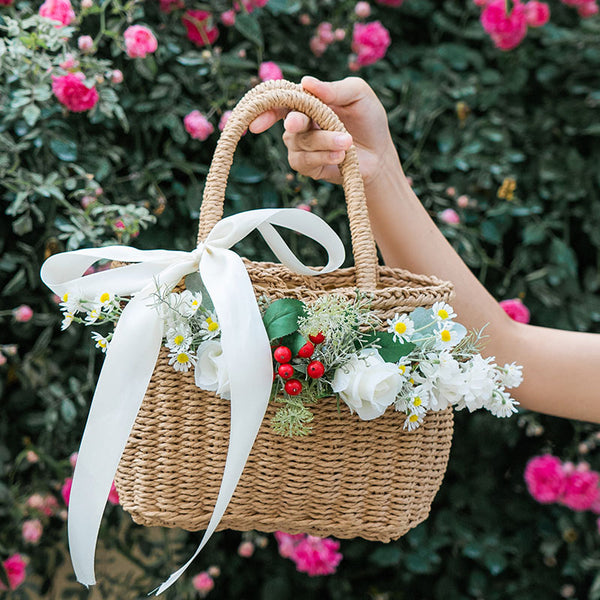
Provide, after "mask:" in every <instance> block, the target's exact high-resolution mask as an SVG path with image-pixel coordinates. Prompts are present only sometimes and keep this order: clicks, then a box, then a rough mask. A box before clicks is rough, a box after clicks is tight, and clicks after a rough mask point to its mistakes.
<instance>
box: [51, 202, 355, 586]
mask: <svg viewBox="0 0 600 600" xmlns="http://www.w3.org/2000/svg"><path fill="white" fill-rule="evenodd" d="M273 225H279V226H282V227H285V228H288V229H292V230H295V231H297V232H298V233H301V234H303V235H306V236H307V237H310V238H312V239H314V240H315V241H317V242H318V243H319V244H321V245H322V246H323V247H324V248H325V249H326V251H327V253H328V263H327V265H326V266H325V267H323V268H320V269H313V268H311V267H307V266H306V265H304V264H303V263H302V262H301V261H300V260H298V258H297V257H296V256H295V255H294V254H293V253H292V251H291V250H290V249H289V247H288V246H287V245H286V244H285V242H284V240H283V239H282V238H281V236H280V235H279V233H278V232H277V231H276V229H275V228H274V227H273ZM254 229H258V231H260V233H261V234H262V236H263V237H264V239H265V240H266V242H267V243H268V245H269V246H270V248H271V249H272V250H273V252H274V253H275V255H276V256H277V258H278V259H279V260H280V261H281V263H282V264H284V265H285V266H287V267H288V268H290V269H291V270H293V271H296V272H297V273H300V274H301V275H319V274H321V273H329V272H331V271H334V270H335V269H337V268H339V267H340V266H341V264H342V263H343V261H344V246H343V244H342V242H341V240H340V238H339V237H338V236H337V235H336V233H335V232H334V231H333V230H332V229H331V227H329V225H327V223H325V222H324V221H323V220H322V219H320V218H319V217H317V216H316V215H314V214H312V213H309V212H306V211H303V210H299V209H259V210H253V211H247V212H243V213H239V214H236V215H233V216H231V217H227V218H225V219H222V220H221V221H219V222H218V223H217V225H216V226H215V227H214V228H213V229H212V230H211V232H210V234H209V235H208V237H207V238H206V241H205V242H204V243H203V244H200V245H199V246H198V248H196V249H195V250H193V251H191V252H180V251H173V250H137V249H135V248H131V247H127V246H106V247H104V248H92V249H85V250H75V251H73V252H63V253H60V254H56V255H54V256H51V257H50V258H49V259H48V260H46V261H45V262H44V264H43V266H42V270H41V278H42V280H43V281H44V283H45V284H46V285H47V286H48V287H49V288H50V289H52V291H53V292H54V293H56V294H57V295H58V296H61V297H62V296H63V295H64V294H65V293H69V295H72V296H77V297H79V298H85V299H89V300H95V299H96V298H98V297H99V296H100V295H101V294H102V293H104V292H112V293H114V294H116V295H119V296H132V299H131V300H130V302H128V303H127V305H126V306H125V308H124V310H123V313H122V315H121V317H120V319H119V322H118V324H117V327H116V328H115V331H114V334H113V338H112V340H111V342H110V345H109V348H108V350H107V352H106V357H105V360H104V365H103V367H102V370H101V372H100V376H99V379H98V384H97V386H96V391H95V393H94V397H93V399H92V405H91V408H90V413H89V416H88V420H87V423H86V426H85V431H84V433H83V438H82V440H81V446H80V449H79V456H78V459H77V465H76V467H75V472H74V474H73V486H72V488H71V497H70V501H69V517H68V534H69V547H70V551H71V560H72V562H73V568H74V571H75V575H76V577H77V580H78V581H79V582H81V583H83V584H84V585H86V586H87V585H93V584H94V583H95V576H94V553H95V547H96V542H97V538H98V531H99V528H100V521H101V520H102V513H103V512H104V507H105V505H106V501H107V498H108V494H109V491H110V487H111V485H112V482H113V479H114V476H115V472H116V470H117V466H118V464H119V460H120V459H121V455H122V453H123V450H124V449H125V445H126V443H127V439H128V437H129V434H130V432H131V429H132V427H133V424H134V422H135V418H136V415H137V413H138V410H139V408H140V405H141V403H142V400H143V398H144V395H145V393H146V389H147V387H148V383H149V382H150V378H151V376H152V372H153V371H154V367H155V364H156V360H157V358H158V353H159V350H160V346H161V342H162V338H163V322H162V320H161V318H160V316H159V314H158V311H157V310H156V309H155V308H154V307H153V306H152V304H153V298H152V296H153V294H155V293H156V291H157V286H158V287H159V288H161V289H162V290H165V289H166V290H170V289H172V288H173V287H174V286H175V285H176V284H177V283H178V282H179V281H180V280H181V278H182V277H184V276H185V275H187V274H189V273H193V272H195V271H199V272H200V275H201V277H202V280H203V282H204V285H205V286H206V289H207V290H208V293H209V295H210V297H211V299H212V302H213V305H214V308H215V312H216V314H217V318H218V320H219V325H220V327H221V344H222V347H223V355H224V357H225V364H226V366H227V370H228V374H229V378H230V384H231V433H230V439H229V448H228V451H227V459H226V462H225V469H224V471H223V479H222V482H221V488H220V490H219V494H218V497H217V501H216V503H215V507H214V511H213V514H212V516H211V519H210V521H209V523H208V527H207V529H206V531H205V533H204V537H203V538H202V540H201V542H200V545H199V546H198V549H197V550H196V552H195V553H194V555H193V556H192V558H191V559H190V560H189V561H188V562H187V563H186V564H185V565H184V566H183V567H181V568H180V569H178V570H177V571H176V572H175V573H173V574H172V575H171V576H170V577H169V578H168V579H167V581H165V582H164V583H163V584H162V585H161V586H160V587H159V588H157V590H156V595H158V594H160V593H162V592H163V591H165V590H166V589H167V588H168V587H170V586H171V585H172V584H173V583H175V581H176V580H177V579H178V578H179V577H180V575H181V574H182V573H183V572H184V571H185V570H186V569H187V567H188V566H189V565H190V563H191V562H192V561H193V560H194V558H195V557H196V556H197V555H198V553H199V552H200V550H201V549H202V548H203V547H204V545H205V544H206V542H207V541H208V539H209V538H210V536H211V535H212V534H213V533H214V531H215V529H216V527H217V525H218V524H219V521H220V520H221V517H222V516H223V514H224V512H225V510H226V508H227V505H228V504H229V501H230V500H231V497H232V496H233V493H234V491H235V488H236V486H237V483H238V481H239V479H240V476H241V474H242V471H243V469H244V466H245V464H246V461H247V459H248V456H249V454H250V451H251V449H252V445H253V444H254V440H255V438H256V435H257V433H258V430H259V427H260V424H261V422H262V420H263V417H264V414H265V411H266V408H267V405H268V401H269V395H270V390H271V385H272V382H273V369H272V359H271V350H270V345H269V339H268V336H267V333H266V331H265V328H264V325H263V322H262V318H261V314H260V311H259V308H258V305H257V303H256V299H255V297H254V292H253V289H252V284H251V282H250V278H249V277H248V273H247V272H246V269H245V267H244V264H243V262H242V260H241V258H240V257H239V256H238V255H237V254H236V253H235V252H233V251H232V250H229V248H231V246H233V245H234V244H236V243H237V242H239V241H240V240H242V239H243V238H244V237H246V236H247V235H248V234H249V233H250V232H251V231H253V230H254ZM100 259H107V260H114V261H121V262H127V263H135V264H129V265H127V266H123V267H120V268H118V269H111V270H107V271H102V272H99V273H93V274H91V275H87V276H85V277H83V276H82V275H83V273H84V272H85V271H86V270H87V269H88V268H89V267H90V266H91V265H93V264H94V263H95V262H96V261H98V260H100Z"/></svg>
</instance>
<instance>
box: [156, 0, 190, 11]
mask: <svg viewBox="0 0 600 600" xmlns="http://www.w3.org/2000/svg"><path fill="white" fill-rule="evenodd" d="M184 6H185V2H184V0H160V10H161V11H162V12H164V13H170V12H172V11H174V10H175V9H177V8H183V7H184Z"/></svg>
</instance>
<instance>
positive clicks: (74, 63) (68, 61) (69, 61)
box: [59, 54, 79, 71]
mask: <svg viewBox="0 0 600 600" xmlns="http://www.w3.org/2000/svg"><path fill="white" fill-rule="evenodd" d="M59 66H60V68H61V69H64V70H65V71H68V70H69V69H76V68H77V67H78V66H79V61H78V60H75V57H74V56H73V55H72V54H67V55H66V56H65V60H63V62H61V63H60V65H59Z"/></svg>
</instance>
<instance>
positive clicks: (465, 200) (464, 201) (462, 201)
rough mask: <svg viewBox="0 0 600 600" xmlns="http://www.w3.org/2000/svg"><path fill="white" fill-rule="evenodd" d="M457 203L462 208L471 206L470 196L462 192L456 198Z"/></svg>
mask: <svg viewBox="0 0 600 600" xmlns="http://www.w3.org/2000/svg"><path fill="white" fill-rule="evenodd" d="M456 204H457V205H458V206H460V208H467V206H469V196H466V195H465V194H461V195H460V196H459V197H458V198H457V199H456Z"/></svg>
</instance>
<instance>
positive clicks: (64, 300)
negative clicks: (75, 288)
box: [62, 292, 69, 302]
mask: <svg viewBox="0 0 600 600" xmlns="http://www.w3.org/2000/svg"><path fill="white" fill-rule="evenodd" d="M68 300H69V292H66V293H65V294H64V295H63V297H62V301H63V302H67V301H68Z"/></svg>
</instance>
